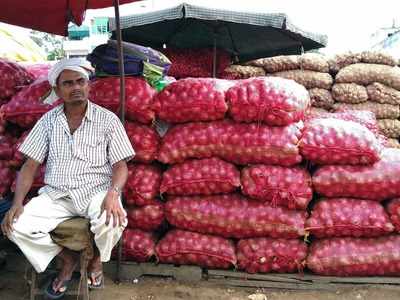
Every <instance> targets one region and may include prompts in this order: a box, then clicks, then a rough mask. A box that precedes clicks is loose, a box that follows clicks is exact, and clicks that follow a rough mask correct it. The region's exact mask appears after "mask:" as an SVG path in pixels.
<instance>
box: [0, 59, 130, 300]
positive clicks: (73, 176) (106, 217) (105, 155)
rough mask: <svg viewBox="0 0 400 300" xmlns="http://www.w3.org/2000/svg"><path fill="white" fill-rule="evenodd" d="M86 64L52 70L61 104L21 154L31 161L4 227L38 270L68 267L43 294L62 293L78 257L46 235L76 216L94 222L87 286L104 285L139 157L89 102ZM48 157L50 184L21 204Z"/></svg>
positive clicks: (117, 126) (114, 122)
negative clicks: (125, 191)
mask: <svg viewBox="0 0 400 300" xmlns="http://www.w3.org/2000/svg"><path fill="white" fill-rule="evenodd" d="M90 71H92V67H91V65H90V64H89V62H88V61H86V60H83V59H78V58H73V59H64V60H62V61H60V62H58V63H57V64H55V65H54V66H53V68H52V69H51V70H50V72H49V82H50V84H51V85H52V86H53V87H54V90H55V92H56V94H57V96H58V97H59V98H61V99H62V100H63V104H61V105H59V106H57V107H55V108H54V109H52V110H51V111H49V112H48V113H46V114H45V115H44V116H43V117H42V118H41V119H40V120H39V121H38V122H37V123H36V125H35V127H34V128H33V129H32V131H31V132H30V134H29V135H28V137H27V138H26V140H25V142H24V143H23V144H22V145H21V147H20V148H19V151H20V152H22V153H23V154H24V155H25V156H26V157H27V160H26V161H25V163H24V165H23V166H22V168H21V171H20V172H19V175H18V179H17V185H16V191H15V196H14V199H13V205H12V207H11V209H10V210H9V211H8V213H7V215H6V216H5V218H4V220H3V222H2V224H1V228H2V231H3V233H4V234H5V235H7V236H8V237H9V239H10V240H12V241H13V242H14V243H16V244H17V245H18V247H19V248H20V249H21V251H22V252H23V253H24V254H25V256H26V257H27V259H28V260H29V261H30V262H31V264H32V266H33V267H34V268H35V270H36V271H37V272H43V271H44V270H46V268H47V266H48V264H49V263H50V262H51V260H52V259H53V258H54V257H55V256H57V255H58V256H59V257H60V258H61V259H62V261H63V267H62V269H61V271H60V273H59V274H58V276H57V277H55V278H54V280H53V281H52V282H51V284H49V286H48V287H47V288H46V290H45V294H46V295H47V296H48V297H50V298H52V299H58V298H60V297H61V296H62V295H64V294H65V291H66V289H67V287H68V283H69V280H70V279H71V276H72V273H73V270H74V268H75V267H76V263H77V262H78V259H77V257H76V253H73V252H71V251H69V250H67V249H65V248H61V247H60V246H58V245H57V244H55V243H54V242H53V241H52V239H51V237H50V234H49V232H51V231H52V230H53V229H55V228H56V227H57V225H58V224H59V223H61V222H63V221H65V220H67V219H70V218H72V217H75V216H81V217H85V218H88V219H89V220H90V230H91V231H92V232H93V234H94V241H95V244H96V247H95V257H94V258H93V260H92V261H91V262H90V263H89V267H88V271H89V286H91V287H99V286H100V285H101V284H102V283H103V273H102V262H106V261H108V260H110V256H111V250H112V248H113V247H114V246H115V244H116V243H117V242H118V240H119V239H120V237H121V235H122V232H123V230H124V228H125V227H126V223H127V220H126V212H125V210H124V209H123V207H122V204H121V199H120V195H121V189H122V188H123V186H124V184H125V182H126V179H127V176H128V170H127V165H126V162H127V161H128V160H129V159H131V158H132V157H133V156H134V154H135V152H134V150H133V148H132V145H131V143H130V141H129V139H128V137H127V134H126V132H125V129H124V127H123V125H122V123H121V122H120V120H119V119H118V117H117V116H116V115H115V114H114V113H112V112H110V111H108V110H106V109H104V108H102V107H100V106H98V105H96V104H94V103H92V102H90V101H89V100H88V94H89V85H88V83H89V82H88V81H89V72H90ZM46 158H47V162H46V173H45V186H44V187H43V188H42V189H41V190H40V191H39V195H38V196H37V197H35V198H33V199H32V200H31V201H30V202H29V203H28V204H26V205H25V206H23V204H22V203H23V200H24V198H25V196H26V194H27V193H28V191H29V189H30V187H31V185H32V182H33V179H34V176H35V173H36V171H37V169H38V167H39V166H40V164H41V163H43V161H44V160H45V159H46Z"/></svg>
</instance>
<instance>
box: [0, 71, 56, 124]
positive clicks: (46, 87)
mask: <svg viewBox="0 0 400 300" xmlns="http://www.w3.org/2000/svg"><path fill="white" fill-rule="evenodd" d="M50 92H51V86H50V84H49V82H48V81H47V78H46V77H40V78H38V79H36V80H35V81H34V82H33V83H31V84H30V85H28V86H25V87H24V88H22V89H21V91H19V92H18V93H17V94H15V95H14V96H13V97H12V98H11V100H10V101H9V102H8V103H6V104H4V105H2V106H1V108H0V112H1V114H2V115H3V117H4V119H5V120H7V121H8V122H10V123H13V124H16V125H18V126H20V127H22V128H26V129H30V128H32V127H33V126H34V125H35V123H36V122H37V121H38V120H39V119H40V117H41V116H42V115H44V114H45V113H46V112H48V111H49V110H51V109H52V108H54V107H55V106H57V105H58V104H60V100H57V101H55V102H47V101H46V97H47V96H48V95H49V94H50Z"/></svg>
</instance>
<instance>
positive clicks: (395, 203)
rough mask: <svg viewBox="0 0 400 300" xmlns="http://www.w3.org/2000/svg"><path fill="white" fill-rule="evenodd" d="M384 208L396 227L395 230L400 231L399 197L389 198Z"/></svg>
mask: <svg viewBox="0 0 400 300" xmlns="http://www.w3.org/2000/svg"><path fill="white" fill-rule="evenodd" d="M386 210H387V212H388V214H389V216H390V220H391V221H392V223H393V225H394V227H395V229H396V232H398V233H400V198H396V199H392V200H390V202H389V203H388V204H387V207H386Z"/></svg>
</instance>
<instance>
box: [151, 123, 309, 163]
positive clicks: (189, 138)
mask: <svg viewBox="0 0 400 300" xmlns="http://www.w3.org/2000/svg"><path fill="white" fill-rule="evenodd" d="M302 127H303V125H302V123H296V124H291V125H289V126H286V127H269V126H266V125H262V124H237V123H234V122H232V121H228V120H225V121H213V122H204V123H200V122H198V123H189V124H181V125H176V126H174V127H173V128H171V129H170V130H168V132H167V134H166V135H165V136H164V137H163V140H162V144H161V147H160V152H159V156H158V159H159V160H160V161H161V162H163V163H169V164H171V163H177V162H182V161H184V160H185V159H188V158H209V157H213V156H217V157H219V158H221V159H224V160H226V161H229V162H233V163H236V164H250V163H265V164H271V165H283V166H291V165H295V164H298V163H299V162H301V159H302V158H301V156H300V154H299V149H298V147H297V144H298V143H299V139H300V137H301V129H302Z"/></svg>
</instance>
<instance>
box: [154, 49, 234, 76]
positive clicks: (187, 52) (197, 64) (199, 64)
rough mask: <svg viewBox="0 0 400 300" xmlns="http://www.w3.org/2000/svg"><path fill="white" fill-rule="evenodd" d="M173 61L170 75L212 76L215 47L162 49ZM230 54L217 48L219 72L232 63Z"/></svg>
mask: <svg viewBox="0 0 400 300" xmlns="http://www.w3.org/2000/svg"><path fill="white" fill-rule="evenodd" d="M161 51H162V52H163V53H164V54H165V55H166V56H167V57H168V58H169V60H170V61H171V63H172V64H171V68H170V69H169V71H168V75H169V76H173V77H175V78H177V79H179V78H186V77H212V76H213V74H212V70H213V58H214V49H212V48H195V49H177V48H167V49H162V50H161ZM230 60H231V59H230V55H229V54H228V53H227V52H225V51H223V50H221V49H217V70H216V71H217V74H222V73H223V72H224V70H225V68H226V67H228V66H229V65H230Z"/></svg>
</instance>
